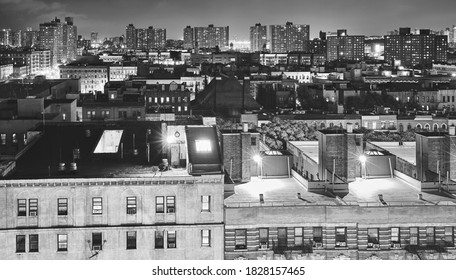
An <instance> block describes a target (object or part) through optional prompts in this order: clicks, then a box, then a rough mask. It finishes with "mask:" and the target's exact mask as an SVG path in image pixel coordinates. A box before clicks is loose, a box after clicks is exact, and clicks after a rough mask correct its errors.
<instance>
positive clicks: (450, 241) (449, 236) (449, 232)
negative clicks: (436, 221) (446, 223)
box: [444, 227, 454, 247]
mask: <svg viewBox="0 0 456 280" xmlns="http://www.w3.org/2000/svg"><path fill="white" fill-rule="evenodd" d="M453 231H454V230H453V227H445V237H444V239H445V245H446V246H448V247H454V233H453Z"/></svg>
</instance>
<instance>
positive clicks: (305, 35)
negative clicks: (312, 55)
mask: <svg viewBox="0 0 456 280" xmlns="http://www.w3.org/2000/svg"><path fill="white" fill-rule="evenodd" d="M269 28H270V41H271V51H272V52H273V53H287V52H295V51H298V52H302V51H304V52H305V51H307V48H308V41H309V32H310V26H309V25H307V24H293V23H292V22H287V23H286V24H285V25H270V26H269Z"/></svg>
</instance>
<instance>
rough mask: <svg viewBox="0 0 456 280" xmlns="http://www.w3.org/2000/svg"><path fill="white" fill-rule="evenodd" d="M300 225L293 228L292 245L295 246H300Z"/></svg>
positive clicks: (301, 242) (301, 241)
mask: <svg viewBox="0 0 456 280" xmlns="http://www.w3.org/2000/svg"><path fill="white" fill-rule="evenodd" d="M302 237H303V236H302V227H297V228H295V229H294V245H295V246H302V244H303V240H302Z"/></svg>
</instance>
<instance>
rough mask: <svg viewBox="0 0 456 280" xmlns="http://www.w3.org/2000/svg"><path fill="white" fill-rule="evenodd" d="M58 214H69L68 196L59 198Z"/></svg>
mask: <svg viewBox="0 0 456 280" xmlns="http://www.w3.org/2000/svg"><path fill="white" fill-rule="evenodd" d="M61 200H62V202H61ZM61 209H62V210H61ZM57 216H68V198H64V197H61V198H57Z"/></svg>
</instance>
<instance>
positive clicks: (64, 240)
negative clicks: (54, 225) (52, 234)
mask: <svg viewBox="0 0 456 280" xmlns="http://www.w3.org/2000/svg"><path fill="white" fill-rule="evenodd" d="M57 251H59V252H66V251H68V235H66V234H57Z"/></svg>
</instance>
